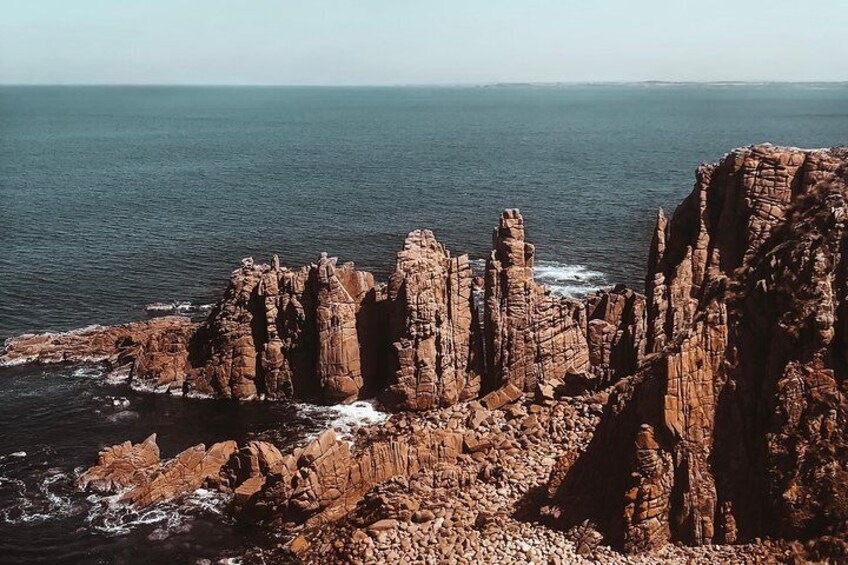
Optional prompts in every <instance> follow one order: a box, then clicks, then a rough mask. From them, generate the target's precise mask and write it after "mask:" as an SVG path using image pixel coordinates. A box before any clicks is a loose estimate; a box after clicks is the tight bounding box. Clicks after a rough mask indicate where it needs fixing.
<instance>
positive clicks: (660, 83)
mask: <svg viewBox="0 0 848 565" xmlns="http://www.w3.org/2000/svg"><path fill="white" fill-rule="evenodd" d="M634 86H638V87H749V88H750V87H774V86H782V87H791V86H799V87H811V86H812V87H816V86H818V87H834V86H836V87H845V86H848V80H841V81H838V80H837V81H816V80H810V81H733V80H728V81H665V80H643V81H575V82H568V81H561V82H483V83H455V84H452V83H445V84H439V83H422V84H213V83H210V84H201V83H197V84H194V83H79V84H74V83H68V84H63V83H55V84H51V83H0V88H33V87H62V88H80V87H89V88H90V87H97V88H105V87H115V88H125V87H149V88H303V89H309V88H363V89H369V88H373V89H382V88H445V89H450V88H573V87H634Z"/></svg>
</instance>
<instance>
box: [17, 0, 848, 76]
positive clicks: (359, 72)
mask: <svg viewBox="0 0 848 565" xmlns="http://www.w3.org/2000/svg"><path fill="white" fill-rule="evenodd" d="M0 14H2V15H0V83H4V84H283V85H404V84H481V83H496V82H592V81H643V80H661V81H844V80H848V39H846V35H845V30H846V29H848V0H816V1H815V2H799V1H798V0H767V1H758V0H700V1H688V0H677V1H672V0H580V1H574V0H418V1H415V0H299V1H296V2H295V1H288V0H240V1H237V0H167V1H166V0H0Z"/></svg>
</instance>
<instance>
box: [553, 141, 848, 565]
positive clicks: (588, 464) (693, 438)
mask: <svg viewBox="0 0 848 565" xmlns="http://www.w3.org/2000/svg"><path fill="white" fill-rule="evenodd" d="M846 161H848V154H846V152H845V151H840V150H831V151H802V150H796V149H786V148H777V147H773V146H769V145H766V146H758V147H752V148H747V149H742V150H737V151H735V152H733V153H731V154H729V155H728V156H726V157H725V158H724V159H723V160H722V162H721V163H719V164H718V165H713V166H702V167H701V168H700V169H699V170H698V173H697V181H696V184H695V188H694V190H693V192H692V194H691V195H690V196H689V197H688V198H687V199H686V200H685V201H684V202H683V204H681V206H680V207H679V208H678V209H677V210H676V211H675V213H674V215H673V216H672V218H671V220H670V221H668V222H667V221H666V219H665V217H664V215H663V214H662V213H660V214H659V216H658V221H657V228H656V231H655V236H654V240H653V245H652V250H651V253H650V258H649V269H648V276H647V281H646V283H647V284H646V290H647V292H646V294H647V297H648V299H647V310H648V315H647V320H646V326H647V344H648V349H649V350H650V351H652V352H653V353H654V354H655V355H654V356H652V357H651V359H650V362H649V363H648V364H647V366H644V367H643V368H642V369H641V370H640V371H639V372H638V373H637V374H636V375H635V376H633V377H630V378H627V379H624V380H623V381H622V382H621V383H619V384H618V385H617V386H616V387H615V389H613V391H612V394H611V397H610V402H609V405H608V406H607V408H606V411H605V415H604V418H603V420H602V422H601V424H600V426H599V428H598V430H597V432H596V434H595V437H594V439H593V441H592V443H591V445H590V446H589V448H588V449H587V451H586V452H585V453H584V454H582V455H581V456H580V457H579V458H577V459H576V460H574V459H573V458H572V459H571V460H563V461H561V462H560V463H559V464H558V466H557V470H556V471H555V472H554V473H553V474H552V477H551V481H550V483H549V486H548V490H549V495H550V497H551V504H550V505H549V506H548V508H547V509H546V511H547V514H548V516H549V517H550V518H551V519H552V520H553V521H555V522H558V523H560V524H563V525H568V524H571V523H579V522H580V521H582V520H584V519H587V518H588V519H591V520H592V521H593V522H594V523H595V524H596V525H597V527H598V528H599V529H601V530H602V531H603V532H604V533H605V534H606V535H607V537H608V538H609V540H610V541H611V542H612V543H615V544H618V545H619V546H622V547H624V548H625V549H628V550H631V551H646V550H651V549H655V548H657V547H660V546H662V545H664V544H665V543H667V542H668V541H670V540H680V541H684V542H687V543H694V544H701V543H711V542H720V541H721V542H728V543H733V542H735V541H738V540H746V539H751V538H753V537H755V536H761V535H775V536H787V537H808V536H813V535H822V534H827V533H833V532H834V531H839V529H840V528H844V524H845V520H844V512H845V511H844V508H845V501H846V500H848V498H846V496H848V491H846V488H848V487H846V482H845V478H846V474H845V473H846V469H848V459H846V455H848V453H846V452H845V443H846V440H845V438H846V432H848V412H846V410H845V407H846V399H845V396H844V392H845V387H844V384H843V383H844V380H845V376H846V372H845V351H846V345H848V344H846V342H845V339H846V337H845V336H846V334H845V332H844V330H845V319H844V318H845V307H846V303H845V299H844V297H845V296H846V294H845V291H846V288H845V279H846V277H845V266H844V264H843V261H842V251H843V249H845V245H846V244H848V240H846V238H845V226H844V221H845V215H846V208H845V198H846V184H845V179H846V171H845V164H846Z"/></svg>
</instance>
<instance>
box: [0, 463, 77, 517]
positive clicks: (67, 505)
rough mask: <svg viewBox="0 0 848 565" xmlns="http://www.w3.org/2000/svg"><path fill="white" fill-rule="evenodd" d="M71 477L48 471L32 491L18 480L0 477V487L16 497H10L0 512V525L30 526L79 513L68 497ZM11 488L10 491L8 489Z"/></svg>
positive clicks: (55, 470)
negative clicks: (3, 522) (0, 522)
mask: <svg viewBox="0 0 848 565" xmlns="http://www.w3.org/2000/svg"><path fill="white" fill-rule="evenodd" d="M70 483H71V479H70V477H69V476H68V475H67V474H65V473H64V472H62V471H61V470H59V469H50V470H48V472H47V475H46V476H44V478H42V479H41V480H40V481H39V482H38V485H37V487H36V489H34V490H30V489H29V488H28V487H27V485H26V483H24V482H23V481H22V480H20V479H15V478H12V477H4V476H0V487H2V486H4V485H5V487H6V488H7V489H8V490H14V491H16V493H15V494H14V495H13V496H9V497H8V499H7V502H8V503H9V504H3V508H2V510H0V516H2V518H3V521H5V522H6V523H9V524H30V523H33V522H45V521H48V520H54V519H59V518H65V517H68V516H72V515H74V514H76V513H78V512H79V511H80V508H79V506H78V505H76V504H74V502H73V500H71V497H70V496H68V495H67V494H63V493H67V492H68V490H69V488H70V487H69V485H70ZM10 487H11V488H10Z"/></svg>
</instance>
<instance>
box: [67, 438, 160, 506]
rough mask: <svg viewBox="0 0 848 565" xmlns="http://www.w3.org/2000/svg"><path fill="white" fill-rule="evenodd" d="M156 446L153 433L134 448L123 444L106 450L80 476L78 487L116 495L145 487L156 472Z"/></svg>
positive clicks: (157, 452)
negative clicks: (126, 490)
mask: <svg viewBox="0 0 848 565" xmlns="http://www.w3.org/2000/svg"><path fill="white" fill-rule="evenodd" d="M159 467H160V464H159V446H158V445H157V444H156V434H152V435H151V436H150V437H148V438H147V439H146V440H144V441H143V442H141V443H137V444H135V445H133V444H132V443H131V442H129V441H125V442H124V443H122V444H119V445H113V446H112V447H107V448H106V449H104V450H103V451H101V452H100V455H98V457H97V464H96V465H94V466H93V467H91V468H90V469H88V470H87V471H86V472H85V473H83V474H82V475H80V477H79V479H77V484H78V485H79V486H80V487H81V488H84V489H86V488H87V489H91V490H94V491H97V492H118V491H121V490H124V489H126V488H129V487H130V486H133V485H139V484H144V483H146V482H147V481H148V479H149V478H150V476H151V475H153V474H154V473H155V472H157V471H158V470H159Z"/></svg>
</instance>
